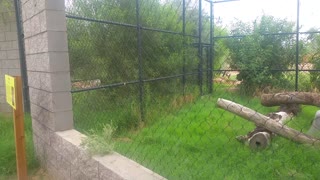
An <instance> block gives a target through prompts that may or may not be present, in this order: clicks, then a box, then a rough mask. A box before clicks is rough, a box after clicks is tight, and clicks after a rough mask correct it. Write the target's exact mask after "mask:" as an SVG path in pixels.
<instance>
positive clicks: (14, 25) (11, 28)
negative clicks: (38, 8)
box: [10, 22, 18, 32]
mask: <svg viewBox="0 0 320 180" xmlns="http://www.w3.org/2000/svg"><path fill="white" fill-rule="evenodd" d="M10 31H11V32H17V31H18V30H17V23H16V22H12V23H10Z"/></svg>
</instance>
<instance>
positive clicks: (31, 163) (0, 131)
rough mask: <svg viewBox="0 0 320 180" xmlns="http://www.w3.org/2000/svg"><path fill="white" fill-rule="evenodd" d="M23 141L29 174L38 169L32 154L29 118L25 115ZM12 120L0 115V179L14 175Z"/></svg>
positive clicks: (14, 155) (14, 157) (14, 156)
mask: <svg viewBox="0 0 320 180" xmlns="http://www.w3.org/2000/svg"><path fill="white" fill-rule="evenodd" d="M24 126H25V140H26V155H27V166H28V170H29V172H32V171H33V170H35V169H36V168H38V167H39V164H38V161H37V160H36V157H35V154H34V147H33V141H32V126H31V118H30V116H29V115H26V117H25V121H24ZM15 152H16V151H15V140H14V128H13V120H12V118H11V117H8V116H5V115H3V114H0V179H6V177H8V176H11V175H14V174H15V173H16V154H15Z"/></svg>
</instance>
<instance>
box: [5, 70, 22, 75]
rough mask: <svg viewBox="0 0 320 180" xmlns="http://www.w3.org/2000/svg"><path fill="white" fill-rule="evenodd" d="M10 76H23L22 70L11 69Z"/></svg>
mask: <svg viewBox="0 0 320 180" xmlns="http://www.w3.org/2000/svg"><path fill="white" fill-rule="evenodd" d="M8 74H9V75H11V76H20V75H21V70H20V69H18V68H16V69H9V73H8Z"/></svg>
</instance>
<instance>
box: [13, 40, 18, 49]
mask: <svg viewBox="0 0 320 180" xmlns="http://www.w3.org/2000/svg"><path fill="white" fill-rule="evenodd" d="M12 50H19V45H18V41H12Z"/></svg>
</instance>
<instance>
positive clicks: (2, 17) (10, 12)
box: [0, 1, 20, 113]
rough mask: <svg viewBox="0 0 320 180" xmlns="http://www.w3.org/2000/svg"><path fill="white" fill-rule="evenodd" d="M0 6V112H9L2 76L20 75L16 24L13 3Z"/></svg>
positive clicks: (10, 109)
mask: <svg viewBox="0 0 320 180" xmlns="http://www.w3.org/2000/svg"><path fill="white" fill-rule="evenodd" d="M9 2H10V3H11V4H8V5H9V6H4V5H2V6H0V112H2V113H3V112H4V113H6V112H11V111H12V108H11V107H10V106H9V105H7V103H6V100H5V83H4V75H5V74H9V75H12V76H18V75H20V61H19V48H18V41H17V39H18V38H17V24H16V17H15V11H14V4H13V1H8V3H9Z"/></svg>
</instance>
